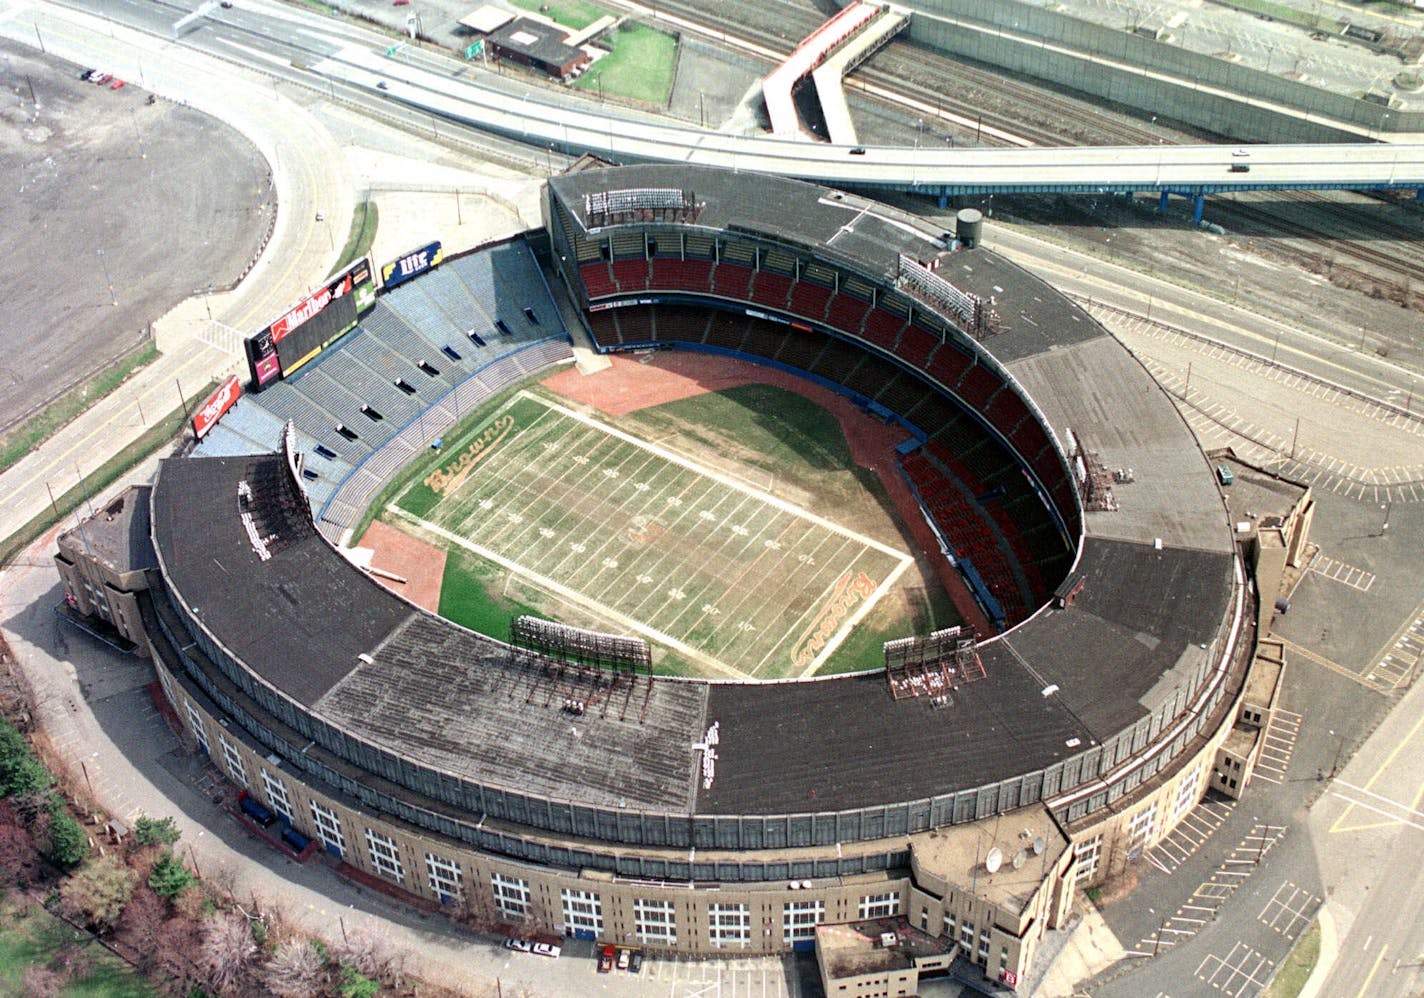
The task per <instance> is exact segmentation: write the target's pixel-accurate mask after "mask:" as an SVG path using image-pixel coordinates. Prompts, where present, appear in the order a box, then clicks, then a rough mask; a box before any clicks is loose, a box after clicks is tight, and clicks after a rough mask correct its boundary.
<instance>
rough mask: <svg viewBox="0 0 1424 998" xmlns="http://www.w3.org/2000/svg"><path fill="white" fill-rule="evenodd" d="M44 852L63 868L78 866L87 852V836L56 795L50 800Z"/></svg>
mask: <svg viewBox="0 0 1424 998" xmlns="http://www.w3.org/2000/svg"><path fill="white" fill-rule="evenodd" d="M45 852H46V853H47V854H48V855H49V858H50V859H51V860H53V861H54V863H55V865H56V866H60V867H63V868H64V869H69V868H70V867H73V866H78V865H79V863H80V862H82V861H83V859H84V857H85V856H86V855H88V853H89V836H87V835H85V834H84V829H83V828H81V827H80V826H79V822H77V821H75V820H74V818H73V816H72V815H70V813H69V812H68V811H67V810H65V807H64V801H62V800H60V799H59V798H58V797H54V798H53V799H52V800H51V801H50V806H49V848H47V849H46V850H45Z"/></svg>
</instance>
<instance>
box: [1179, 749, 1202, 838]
mask: <svg viewBox="0 0 1424 998" xmlns="http://www.w3.org/2000/svg"><path fill="white" fill-rule="evenodd" d="M1203 765H1205V763H1204V762H1201V761H1199V762H1197V764H1196V765H1195V766H1194V767H1193V768H1192V771H1191V772H1190V773H1188V774H1187V776H1186V778H1185V779H1183V780H1182V782H1181V785H1180V786H1178V787H1177V799H1176V800H1175V801H1173V802H1172V824H1174V825H1175V824H1176V823H1177V821H1178V820H1179V819H1180V818H1181V817H1182V815H1184V814H1186V813H1187V812H1188V811H1190V810H1191V809H1192V805H1194V804H1196V802H1197V792H1198V790H1200V787H1199V786H1198V784H1200V783H1201V774H1202V766H1203Z"/></svg>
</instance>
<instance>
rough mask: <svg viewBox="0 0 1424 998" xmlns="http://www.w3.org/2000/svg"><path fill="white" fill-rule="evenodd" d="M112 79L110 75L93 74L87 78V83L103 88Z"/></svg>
mask: <svg viewBox="0 0 1424 998" xmlns="http://www.w3.org/2000/svg"><path fill="white" fill-rule="evenodd" d="M113 78H114V75H113V74H112V73H94V74H92V75H91V76H90V77H89V82H90V83H93V84H96V85H97V86H101V87H102V86H103V85H104V84H106V83H108V82H109V81H110V80H112V79H113Z"/></svg>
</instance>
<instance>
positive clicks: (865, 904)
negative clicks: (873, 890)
mask: <svg viewBox="0 0 1424 998" xmlns="http://www.w3.org/2000/svg"><path fill="white" fill-rule="evenodd" d="M899 913H900V892H899V891H889V892H888V893H885V894H867V895H865V897H863V898H861V899H860V917H861V918H889V917H890V916H891V915H898V914H899Z"/></svg>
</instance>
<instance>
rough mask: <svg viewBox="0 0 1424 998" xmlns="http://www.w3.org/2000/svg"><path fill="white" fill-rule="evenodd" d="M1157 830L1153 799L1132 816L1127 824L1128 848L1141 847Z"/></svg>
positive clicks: (1155, 803)
mask: <svg viewBox="0 0 1424 998" xmlns="http://www.w3.org/2000/svg"><path fill="white" fill-rule="evenodd" d="M1156 832H1157V802H1156V801H1155V800H1154V801H1153V802H1152V803H1151V804H1148V805H1147V806H1146V807H1144V808H1143V809H1142V810H1141V811H1138V812H1137V813H1136V814H1134V815H1133V816H1132V820H1131V821H1130V822H1129V823H1128V826H1127V837H1128V848H1129V849H1141V848H1142V847H1143V846H1144V845H1146V844H1147V843H1149V842H1151V841H1152V836H1153V835H1154V834H1156Z"/></svg>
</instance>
